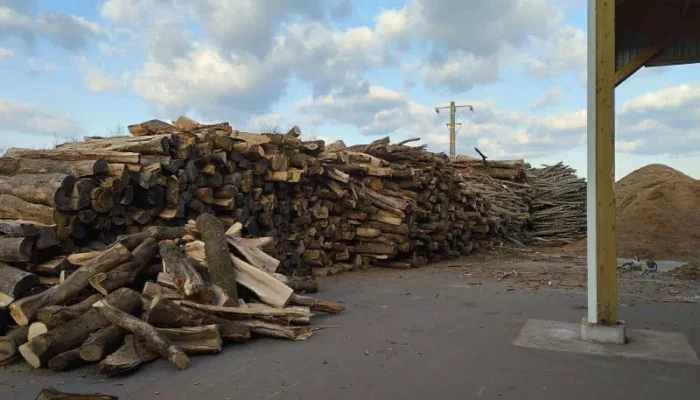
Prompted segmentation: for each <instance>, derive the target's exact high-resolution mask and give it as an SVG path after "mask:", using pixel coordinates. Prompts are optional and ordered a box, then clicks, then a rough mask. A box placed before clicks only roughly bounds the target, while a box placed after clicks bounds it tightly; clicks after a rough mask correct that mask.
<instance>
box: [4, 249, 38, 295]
mask: <svg viewBox="0 0 700 400" xmlns="http://www.w3.org/2000/svg"><path fill="white" fill-rule="evenodd" d="M1 245H2V242H0V246H1ZM38 284H39V278H38V277H37V276H36V275H34V274H32V273H30V272H25V271H22V270H21V269H17V268H14V267H11V266H9V265H7V264H5V263H2V262H0V308H5V307H7V306H8V305H9V304H10V303H12V302H13V301H15V299H18V298H20V297H21V296H22V295H23V294H24V293H26V292H27V291H28V290H29V289H31V288H32V287H34V286H37V285H38Z"/></svg>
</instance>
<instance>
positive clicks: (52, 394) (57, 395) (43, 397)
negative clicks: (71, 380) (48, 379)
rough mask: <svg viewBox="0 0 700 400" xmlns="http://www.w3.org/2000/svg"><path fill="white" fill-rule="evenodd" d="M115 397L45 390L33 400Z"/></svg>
mask: <svg viewBox="0 0 700 400" xmlns="http://www.w3.org/2000/svg"><path fill="white" fill-rule="evenodd" d="M117 399H118V397H117V396H108V395H106V394H101V393H89V394H79V393H66V392H61V391H59V390H58V389H54V388H46V389H42V391H41V393H39V395H38V396H37V397H36V399H34V400H117Z"/></svg>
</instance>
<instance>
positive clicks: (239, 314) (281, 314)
mask: <svg viewBox="0 0 700 400" xmlns="http://www.w3.org/2000/svg"><path fill="white" fill-rule="evenodd" d="M175 303H176V304H180V305H183V306H185V307H189V308H194V309H195V310H200V311H204V312H208V313H211V314H214V315H221V316H226V318H228V319H234V320H239V319H250V318H272V319H275V320H279V321H282V322H284V323H294V324H308V323H309V319H310V318H311V310H310V309H309V308H308V307H287V308H274V307H269V306H266V305H263V304H255V305H253V304H249V305H248V306H247V307H226V306H214V305H208V304H198V303H194V302H191V301H175Z"/></svg>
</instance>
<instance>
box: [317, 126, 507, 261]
mask: <svg viewBox="0 0 700 400" xmlns="http://www.w3.org/2000/svg"><path fill="white" fill-rule="evenodd" d="M319 160H320V161H321V163H322V165H323V167H324V170H325V172H326V177H325V178H324V180H325V184H326V186H327V189H326V192H328V193H327V194H328V196H329V197H330V198H331V199H333V201H332V203H334V204H339V203H342V204H344V207H342V208H341V207H332V208H331V209H330V214H331V217H330V218H331V220H333V221H335V222H336V225H338V224H340V225H339V226H340V227H341V228H342V229H341V231H340V234H339V235H336V239H339V241H340V242H338V241H336V242H334V243H333V244H332V246H333V247H334V248H343V250H345V249H346V248H347V251H348V253H349V254H350V256H351V258H352V259H353V260H354V262H355V263H356V264H360V265H368V264H369V265H377V266H382V267H391V268H411V267H415V266H419V265H422V264H424V263H425V262H426V261H429V260H436V259H441V258H449V257H458V256H460V255H465V254H469V253H470V252H472V251H473V250H474V249H476V248H477V247H478V246H480V245H487V244H488V243H489V241H490V240H491V239H493V238H495V237H498V236H499V235H500V234H501V230H502V226H501V220H500V218H499V217H498V216H496V215H493V214H492V213H490V211H489V206H488V205H487V204H486V202H485V200H484V198H483V196H482V193H481V192H480V191H479V190H477V189H476V188H475V187H473V185H471V184H470V183H468V182H467V181H466V180H465V179H464V178H463V177H462V176H461V174H459V173H457V171H456V170H455V168H454V167H453V166H452V165H451V164H450V162H449V159H448V157H447V156H445V155H444V154H435V153H431V152H428V151H426V150H425V146H409V145H406V144H405V143H398V144H390V141H389V138H384V139H380V140H377V141H375V142H372V143H370V144H368V145H358V146H352V147H346V146H345V145H344V144H343V143H342V142H336V143H333V144H331V145H329V146H327V147H326V151H325V152H324V153H322V154H321V155H320V156H319ZM358 260H359V261H358ZM336 261H337V258H336ZM321 271H323V270H321Z"/></svg>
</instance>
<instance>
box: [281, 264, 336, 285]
mask: <svg viewBox="0 0 700 400" xmlns="http://www.w3.org/2000/svg"><path fill="white" fill-rule="evenodd" d="M336 260H337V258H336ZM272 276H274V277H275V278H277V279H278V280H279V281H281V282H282V283H284V284H285V285H287V286H289V287H290V288H292V290H294V293H316V292H318V280H316V278H314V277H312V276H309V277H296V276H286V275H282V274H277V273H275V274H272Z"/></svg>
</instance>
